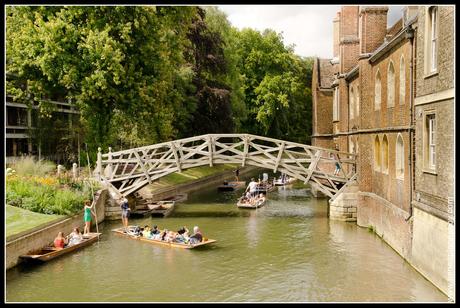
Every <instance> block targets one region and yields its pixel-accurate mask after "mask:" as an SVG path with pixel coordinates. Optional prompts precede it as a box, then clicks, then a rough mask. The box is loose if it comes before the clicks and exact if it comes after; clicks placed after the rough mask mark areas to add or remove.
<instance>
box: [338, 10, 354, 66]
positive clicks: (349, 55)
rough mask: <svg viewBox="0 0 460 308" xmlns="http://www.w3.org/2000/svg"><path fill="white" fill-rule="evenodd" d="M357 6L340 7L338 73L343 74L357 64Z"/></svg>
mask: <svg viewBox="0 0 460 308" xmlns="http://www.w3.org/2000/svg"><path fill="white" fill-rule="evenodd" d="M358 15H359V6H342V10H341V12H340V43H339V58H340V60H339V61H340V73H341V74H345V73H347V72H348V71H350V70H351V69H352V68H353V67H355V66H356V65H357V64H358V56H359V38H358Z"/></svg>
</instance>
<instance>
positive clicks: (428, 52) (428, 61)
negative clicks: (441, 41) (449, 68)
mask: <svg viewBox="0 0 460 308" xmlns="http://www.w3.org/2000/svg"><path fill="white" fill-rule="evenodd" d="M426 17H427V18H426V27H425V39H426V45H425V73H427V74H429V73H434V72H436V71H437V69H438V8H437V7H436V6H432V7H430V8H429V9H428V11H427V14H426Z"/></svg>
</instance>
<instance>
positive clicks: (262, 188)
mask: <svg viewBox="0 0 460 308" xmlns="http://www.w3.org/2000/svg"><path fill="white" fill-rule="evenodd" d="M275 188H276V186H275V185H273V184H272V183H261V184H257V188H256V192H257V193H259V194H260V193H264V194H266V193H267V192H270V191H272V190H274V189H275Z"/></svg>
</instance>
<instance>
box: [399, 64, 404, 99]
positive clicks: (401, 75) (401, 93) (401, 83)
mask: <svg viewBox="0 0 460 308" xmlns="http://www.w3.org/2000/svg"><path fill="white" fill-rule="evenodd" d="M405 103H406V64H405V63H404V56H401V62H400V63H399V104H400V105H403V104H405Z"/></svg>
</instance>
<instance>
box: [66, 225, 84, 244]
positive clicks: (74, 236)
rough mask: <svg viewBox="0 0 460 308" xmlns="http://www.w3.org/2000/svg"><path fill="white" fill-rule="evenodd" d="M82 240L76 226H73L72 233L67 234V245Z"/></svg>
mask: <svg viewBox="0 0 460 308" xmlns="http://www.w3.org/2000/svg"><path fill="white" fill-rule="evenodd" d="M82 241H83V235H82V234H81V232H80V229H78V227H75V228H73V231H72V233H70V234H69V244H68V245H69V246H73V245H77V244H79V243H81V242H82Z"/></svg>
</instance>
